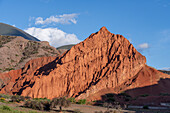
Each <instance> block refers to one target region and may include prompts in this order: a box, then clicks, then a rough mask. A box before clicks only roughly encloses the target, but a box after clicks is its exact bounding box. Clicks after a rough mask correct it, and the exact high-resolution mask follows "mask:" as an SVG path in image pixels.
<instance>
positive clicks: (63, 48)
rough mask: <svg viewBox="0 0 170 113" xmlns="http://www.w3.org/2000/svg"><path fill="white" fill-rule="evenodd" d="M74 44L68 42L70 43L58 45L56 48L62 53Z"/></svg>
mask: <svg viewBox="0 0 170 113" xmlns="http://www.w3.org/2000/svg"><path fill="white" fill-rule="evenodd" d="M75 45H76V44H70V45H64V46H60V47H58V48H56V49H57V50H58V51H59V52H60V53H61V54H62V53H64V52H65V51H67V50H70V49H71V48H72V47H73V46H75Z"/></svg>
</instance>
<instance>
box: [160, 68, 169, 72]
mask: <svg viewBox="0 0 170 113" xmlns="http://www.w3.org/2000/svg"><path fill="white" fill-rule="evenodd" d="M161 70H166V71H170V67H165V68H162V69H161Z"/></svg>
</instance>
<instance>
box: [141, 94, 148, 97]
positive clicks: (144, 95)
mask: <svg viewBox="0 0 170 113" xmlns="http://www.w3.org/2000/svg"><path fill="white" fill-rule="evenodd" d="M140 96H141V97H147V96H149V95H148V94H143V95H140Z"/></svg>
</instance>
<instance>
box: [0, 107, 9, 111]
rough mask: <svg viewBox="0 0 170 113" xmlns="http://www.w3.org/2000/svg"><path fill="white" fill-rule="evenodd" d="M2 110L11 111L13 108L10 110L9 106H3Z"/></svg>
mask: <svg viewBox="0 0 170 113" xmlns="http://www.w3.org/2000/svg"><path fill="white" fill-rule="evenodd" d="M1 109H2V110H7V111H11V108H10V107H9V106H2V108H1Z"/></svg>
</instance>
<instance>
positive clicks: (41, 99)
mask: <svg viewBox="0 0 170 113" xmlns="http://www.w3.org/2000/svg"><path fill="white" fill-rule="evenodd" d="M33 100H37V101H49V102H51V100H50V99H47V98H46V97H45V98H33Z"/></svg>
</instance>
